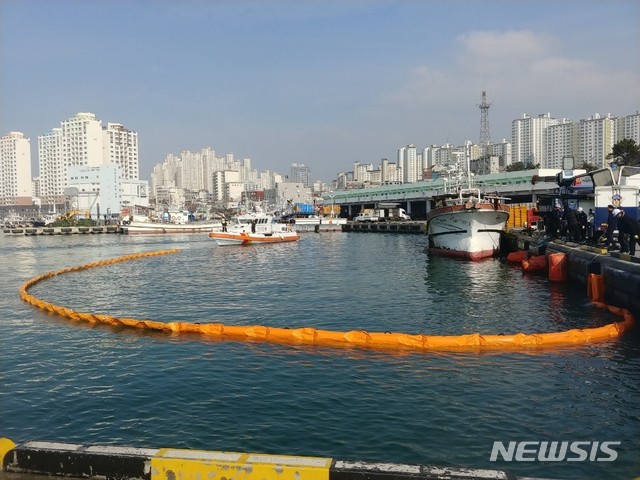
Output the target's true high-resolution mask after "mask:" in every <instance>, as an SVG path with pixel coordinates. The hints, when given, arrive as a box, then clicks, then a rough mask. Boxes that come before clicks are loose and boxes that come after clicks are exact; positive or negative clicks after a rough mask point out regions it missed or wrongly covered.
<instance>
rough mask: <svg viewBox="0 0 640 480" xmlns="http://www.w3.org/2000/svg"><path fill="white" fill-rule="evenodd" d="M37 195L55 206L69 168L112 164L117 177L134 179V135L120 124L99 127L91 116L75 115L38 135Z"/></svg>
mask: <svg viewBox="0 0 640 480" xmlns="http://www.w3.org/2000/svg"><path fill="white" fill-rule="evenodd" d="M38 164H39V175H40V194H41V196H42V202H43V203H59V202H60V200H61V199H63V198H64V189H65V188H66V187H67V186H68V183H69V168H70V167H74V166H81V167H99V166H101V165H108V164H114V165H118V166H119V167H120V169H121V172H122V173H121V177H122V178H126V179H130V180H137V179H138V178H139V167H138V135H137V133H136V132H132V131H130V130H128V129H126V128H125V127H124V126H123V125H122V124H119V123H109V124H107V126H106V127H104V128H103V127H102V124H101V122H100V120H98V119H97V118H96V116H95V115H94V114H93V113H82V112H81V113H78V114H77V115H75V116H74V117H72V118H69V119H68V120H64V121H62V122H61V123H60V127H59V128H54V129H52V130H51V132H49V133H46V134H43V135H39V136H38Z"/></svg>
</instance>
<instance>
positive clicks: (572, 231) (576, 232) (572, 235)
mask: <svg viewBox="0 0 640 480" xmlns="http://www.w3.org/2000/svg"><path fill="white" fill-rule="evenodd" d="M564 219H565V220H566V221H567V228H568V230H569V233H568V237H569V241H573V242H579V241H580V240H581V237H580V225H578V215H577V213H576V211H575V210H574V209H573V208H571V207H569V206H567V208H566V210H565V214H564Z"/></svg>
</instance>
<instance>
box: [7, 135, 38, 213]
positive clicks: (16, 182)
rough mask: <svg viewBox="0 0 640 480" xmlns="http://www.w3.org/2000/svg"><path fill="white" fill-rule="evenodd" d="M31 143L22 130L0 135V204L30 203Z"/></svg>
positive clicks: (31, 194) (31, 192) (31, 193)
mask: <svg viewBox="0 0 640 480" xmlns="http://www.w3.org/2000/svg"><path fill="white" fill-rule="evenodd" d="M32 196H33V190H32V184H31V143H30V141H29V139H28V138H27V137H25V136H24V134H23V133H22V132H9V134H7V135H5V136H3V137H0V204H1V205H31V204H32V203H33V201H32Z"/></svg>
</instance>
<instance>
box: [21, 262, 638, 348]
mask: <svg viewBox="0 0 640 480" xmlns="http://www.w3.org/2000/svg"><path fill="white" fill-rule="evenodd" d="M177 252H178V250H162V251H157V252H147V253H138V254H133V255H126V256H123V257H117V258H112V259H108V260H102V261H97V262H93V263H88V264H85V265H80V266H76V267H71V268H66V269H63V270H58V271H55V272H49V273H45V274H43V275H39V276H37V277H34V278H32V279H30V280H28V281H27V282H25V283H24V284H23V285H22V286H21V287H20V298H21V299H22V300H24V301H25V302H27V303H29V304H31V305H33V306H35V307H37V308H40V309H42V310H46V311H48V312H53V313H56V314H58V315H62V316H64V317H66V318H69V319H72V320H77V321H86V322H89V323H92V324H104V325H112V326H117V327H129V328H134V329H144V330H150V331H156V332H162V333H168V334H172V335H176V334H182V333H188V334H200V335H203V336H206V337H210V338H217V339H220V340H237V341H243V340H249V341H251V340H253V341H265V342H273V343H278V344H293V345H314V346H330V347H351V348H353V347H359V348H374V349H383V350H409V351H422V352H427V351H433V350H476V349H483V348H487V349H504V350H509V349H521V348H532V347H533V348H539V347H559V346H569V345H582V344H588V343H593V342H600V341H608V340H612V339H614V338H617V337H619V336H620V335H621V334H623V333H624V332H626V331H628V330H629V329H631V328H632V327H633V325H634V318H633V316H632V315H631V313H630V312H629V311H628V310H626V309H622V308H617V307H612V306H608V305H606V304H604V303H602V302H593V303H594V305H596V306H598V307H600V308H604V309H608V310H609V312H611V313H612V314H614V315H617V316H620V317H622V321H621V322H613V323H611V324H608V325H604V326H602V327H595V328H585V329H573V330H568V331H564V332H551V333H532V334H525V333H516V334H512V335H482V334H480V333H472V334H468V335H451V336H449V335H421V334H407V333H392V332H366V331H361V330H352V331H349V332H338V331H331V330H318V329H315V328H311V327H304V328H297V329H289V328H277V327H265V326H261V325H250V326H240V325H224V324H222V323H189V322H161V321H154V320H139V319H134V318H122V317H114V316H111V315H103V314H94V313H84V312H77V311H75V310H72V309H70V308H66V307H63V306H59V305H55V304H52V303H49V302H45V301H43V300H41V299H39V298H36V297H34V296H33V295H31V294H30V293H29V288H31V287H32V286H33V285H35V284H37V283H39V282H41V281H43V280H46V279H48V278H51V277H54V276H56V275H62V274H65V273H69V272H77V271H80V270H86V269H89V268H93V267H98V266H103V265H110V264H114V263H118V262H124V261H127V260H134V259H139V258H145V257H152V256H158V255H166V254H171V253H177ZM593 284H596V282H595V281H594V282H593ZM596 299H597V298H596Z"/></svg>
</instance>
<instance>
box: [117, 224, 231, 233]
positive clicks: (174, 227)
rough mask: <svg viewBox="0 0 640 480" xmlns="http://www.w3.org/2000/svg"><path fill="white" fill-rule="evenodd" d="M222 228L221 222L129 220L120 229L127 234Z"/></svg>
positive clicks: (212, 230)
mask: <svg viewBox="0 0 640 480" xmlns="http://www.w3.org/2000/svg"><path fill="white" fill-rule="evenodd" d="M219 230H222V224H221V223H184V224H176V223H160V222H157V223H156V222H131V223H129V224H128V225H124V224H123V225H121V226H120V231H121V232H122V233H128V234H140V233H208V232H215V231H219Z"/></svg>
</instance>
